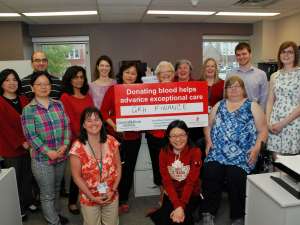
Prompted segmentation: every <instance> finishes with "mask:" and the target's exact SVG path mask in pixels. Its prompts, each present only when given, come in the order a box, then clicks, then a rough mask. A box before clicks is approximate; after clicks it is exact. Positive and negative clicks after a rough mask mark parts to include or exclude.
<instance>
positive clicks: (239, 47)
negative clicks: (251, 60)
mask: <svg viewBox="0 0 300 225" xmlns="http://www.w3.org/2000/svg"><path fill="white" fill-rule="evenodd" d="M243 49H247V51H248V52H249V53H251V46H250V45H249V44H248V43H247V42H240V43H238V44H237V46H235V49H234V53H235V54H236V52H237V51H239V50H243Z"/></svg>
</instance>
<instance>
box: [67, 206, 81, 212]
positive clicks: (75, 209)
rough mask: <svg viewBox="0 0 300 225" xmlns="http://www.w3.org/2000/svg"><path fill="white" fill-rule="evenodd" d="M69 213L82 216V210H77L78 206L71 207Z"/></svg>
mask: <svg viewBox="0 0 300 225" xmlns="http://www.w3.org/2000/svg"><path fill="white" fill-rule="evenodd" d="M68 208H69V212H70V213H72V214H73V215H79V214H80V210H79V209H78V208H77V206H76V205H73V204H72V205H69V207H68Z"/></svg>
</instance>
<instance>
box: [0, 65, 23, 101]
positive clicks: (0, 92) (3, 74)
mask: <svg viewBox="0 0 300 225" xmlns="http://www.w3.org/2000/svg"><path fill="white" fill-rule="evenodd" d="M10 74H13V75H14V76H15V78H16V80H17V82H18V89H17V91H16V94H17V95H20V94H21V88H22V84H21V80H20V77H19V75H18V74H17V72H16V71H15V70H13V69H5V70H2V71H1V72H0V95H1V96H2V95H3V94H4V90H3V88H2V84H3V82H4V81H5V80H6V78H7V77H8V76H9V75H10Z"/></svg>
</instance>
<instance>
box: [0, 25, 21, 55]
mask: <svg viewBox="0 0 300 225" xmlns="http://www.w3.org/2000/svg"><path fill="white" fill-rule="evenodd" d="M0 30H1V34H0V60H18V59H20V60H21V59H24V58H23V57H24V56H23V34H22V24H21V23H20V22H1V23H0Z"/></svg>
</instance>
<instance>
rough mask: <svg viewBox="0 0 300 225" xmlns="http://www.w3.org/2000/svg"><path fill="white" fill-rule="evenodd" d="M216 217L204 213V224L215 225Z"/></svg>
mask: <svg viewBox="0 0 300 225" xmlns="http://www.w3.org/2000/svg"><path fill="white" fill-rule="evenodd" d="M214 220H215V216H213V215H211V214H210V213H208V212H206V213H202V224H203V225H215V221H214Z"/></svg>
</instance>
